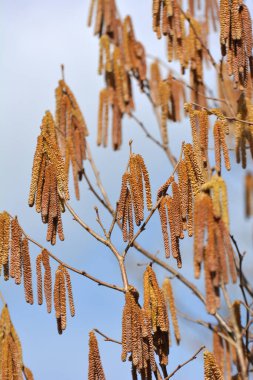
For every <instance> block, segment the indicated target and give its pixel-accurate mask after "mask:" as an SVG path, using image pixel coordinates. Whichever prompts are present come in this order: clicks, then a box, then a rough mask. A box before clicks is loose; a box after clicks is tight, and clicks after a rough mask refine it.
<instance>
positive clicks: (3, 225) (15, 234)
mask: <svg viewBox="0 0 253 380" xmlns="http://www.w3.org/2000/svg"><path fill="white" fill-rule="evenodd" d="M2 270H3V275H4V279H5V281H7V280H9V277H12V278H13V279H14V280H15V283H16V284H17V285H20V284H21V282H22V278H23V282H24V291H25V299H26V302H28V303H29V304H31V305H32V304H33V290H32V268H31V260H30V253H29V243H28V239H27V238H26V236H24V234H23V231H22V229H21V227H20V225H19V222H18V219H17V218H11V217H10V215H9V214H8V213H7V212H6V211H4V212H2V213H0V274H1V272H2Z"/></svg>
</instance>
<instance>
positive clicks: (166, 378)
mask: <svg viewBox="0 0 253 380" xmlns="http://www.w3.org/2000/svg"><path fill="white" fill-rule="evenodd" d="M204 348H205V346H201V347H200V348H199V349H198V351H196V352H195V354H194V355H193V356H192V357H190V359H188V360H186V361H185V362H183V363H182V364H179V365H178V366H177V368H176V369H175V370H174V371H173V372H171V374H170V375H168V376H167V377H165V379H164V380H169V379H171V378H172V376H174V375H175V373H176V372H177V371H179V370H180V369H181V368H182V367H184V366H185V365H186V364H188V363H190V362H191V361H192V360H194V359H197V356H198V354H199V353H200V352H201V351H202V350H204Z"/></svg>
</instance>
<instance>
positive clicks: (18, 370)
mask: <svg viewBox="0 0 253 380" xmlns="http://www.w3.org/2000/svg"><path fill="white" fill-rule="evenodd" d="M0 379H2V380H12V379H19V380H23V379H26V380H33V374H32V372H31V371H30V369H29V368H27V367H25V365H24V363H23V354H22V347H21V343H20V340H19V337H18V334H17V332H16V330H15V328H14V326H13V324H12V321H11V317H10V314H9V310H8V307H7V305H4V307H3V309H2V313H1V316H0Z"/></svg>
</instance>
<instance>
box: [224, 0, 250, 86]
mask: <svg viewBox="0 0 253 380" xmlns="http://www.w3.org/2000/svg"><path fill="white" fill-rule="evenodd" d="M220 24H221V30H220V43H221V52H222V55H223V56H226V55H227V67H228V73H229V75H233V77H234V84H235V88H238V87H239V88H240V89H241V90H242V89H244V88H246V87H247V84H248V80H249V78H248V73H249V71H250V73H251V77H252V75H253V65H252V61H253V57H252V47H253V36H252V21H251V16H250V12H249V9H248V7H247V6H246V5H245V4H244V3H243V1H241V0H221V1H220Z"/></svg>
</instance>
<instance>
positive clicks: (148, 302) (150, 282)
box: [143, 266, 169, 370]
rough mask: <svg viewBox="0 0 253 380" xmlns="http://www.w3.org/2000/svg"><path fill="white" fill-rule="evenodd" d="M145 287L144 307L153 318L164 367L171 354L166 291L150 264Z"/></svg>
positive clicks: (155, 340)
mask: <svg viewBox="0 0 253 380" xmlns="http://www.w3.org/2000/svg"><path fill="white" fill-rule="evenodd" d="M143 287H144V303H143V308H144V310H145V311H146V313H147V315H148V317H149V318H150V320H151V326H152V330H153V334H154V335H153V337H154V346H155V349H156V353H157V355H158V356H159V361H160V364H161V366H162V367H163V368H164V367H165V366H166V365H167V364H168V355H169V319H168V313H167V308H166V302H165V297H164V293H163V291H162V289H160V288H159V285H158V282H157V279H156V275H155V272H154V271H153V269H152V267H151V266H148V267H147V268H146V270H145V272H144V275H143ZM164 370H165V368H164Z"/></svg>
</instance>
